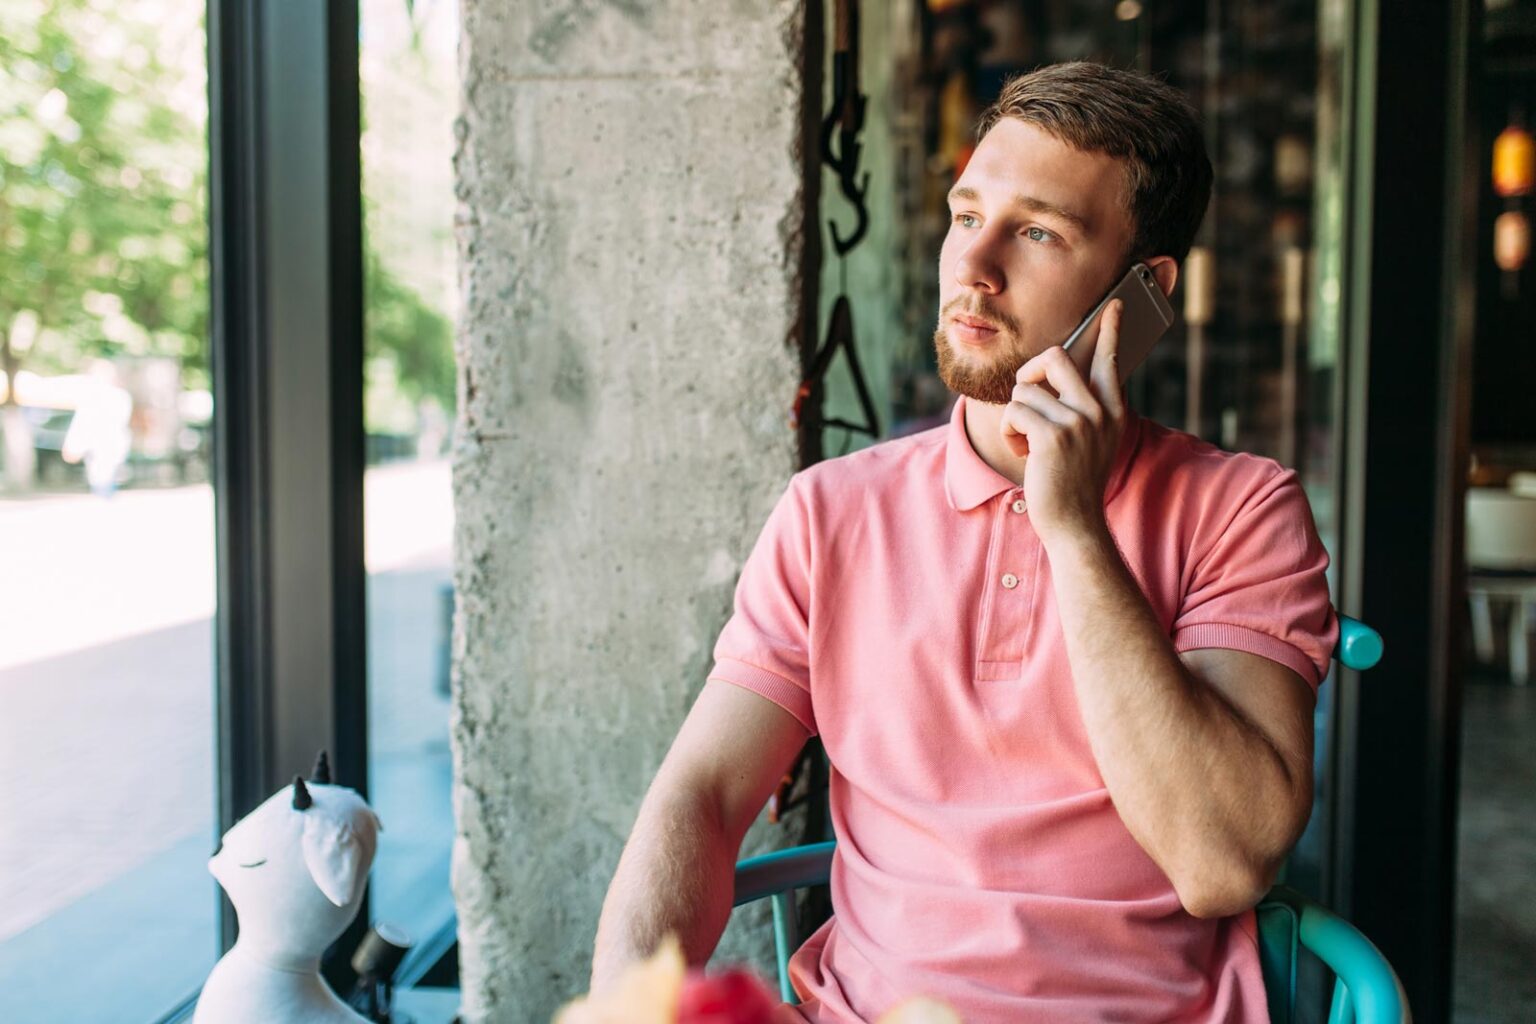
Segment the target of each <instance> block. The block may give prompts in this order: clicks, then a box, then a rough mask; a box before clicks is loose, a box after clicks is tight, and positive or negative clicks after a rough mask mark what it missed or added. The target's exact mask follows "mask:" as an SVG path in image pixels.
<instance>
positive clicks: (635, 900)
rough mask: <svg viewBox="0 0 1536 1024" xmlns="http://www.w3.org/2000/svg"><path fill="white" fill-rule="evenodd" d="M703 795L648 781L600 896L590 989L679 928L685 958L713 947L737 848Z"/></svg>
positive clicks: (696, 960)
mask: <svg viewBox="0 0 1536 1024" xmlns="http://www.w3.org/2000/svg"><path fill="white" fill-rule="evenodd" d="M739 847H740V839H739V838H737V839H736V841H734V842H733V841H732V840H731V837H729V836H727V835H726V833H725V830H724V828H723V827H722V825H721V823H720V821H719V817H718V814H717V813H716V812H715V811H714V810H713V809H712V808H710V807H709V806H708V804H707V803H706V802H705V801H702V800H697V799H693V798H691V797H689V796H687V795H682V794H669V793H668V792H667V791H666V790H665V789H664V788H662V789H658V788H657V787H656V786H653V787H652V792H651V793H649V794H648V795H647V796H646V799H645V801H644V803H643V804H642V805H641V808H640V814H639V816H638V817H637V819H636V821H635V827H634V829H633V831H632V832H631V833H630V837H629V842H628V843H626V844H625V846H624V853H623V855H622V856H620V858H619V866H618V869H617V871H615V872H614V876H613V882H612V883H611V884H610V885H609V887H608V896H607V898H606V899H605V900H604V901H603V911H602V917H601V918H600V919H599V921H598V925H597V941H596V948H595V949H594V951H593V954H592V991H594V992H598V991H601V990H603V989H605V988H607V987H608V986H609V985H611V984H612V983H613V981H614V980H615V979H616V978H617V977H618V976H619V975H620V974H621V973H623V971H624V969H625V968H626V967H628V966H629V965H630V964H632V963H634V962H636V961H638V960H642V959H644V958H646V957H648V956H650V955H651V953H653V952H654V951H655V949H656V947H657V945H658V944H660V942H661V940H662V938H663V937H664V936H665V935H666V934H667V933H668V932H676V933H677V936H678V938H679V939H680V940H681V942H682V945H683V954H684V956H685V957H686V958H687V960H688V963H689V964H690V965H701V964H703V963H704V962H705V961H707V960H708V959H709V957H710V954H712V953H713V952H714V951H715V946H716V944H718V943H719V941H720V935H721V933H722V932H723V931H724V930H725V923H726V920H727V919H728V918H729V917H730V913H731V899H732V894H733V892H734V891H735V867H736V852H737V849H738V848H739Z"/></svg>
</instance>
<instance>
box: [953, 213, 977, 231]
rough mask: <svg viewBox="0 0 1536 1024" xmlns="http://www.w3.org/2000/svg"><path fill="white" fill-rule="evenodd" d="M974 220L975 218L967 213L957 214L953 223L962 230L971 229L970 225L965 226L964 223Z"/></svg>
mask: <svg viewBox="0 0 1536 1024" xmlns="http://www.w3.org/2000/svg"><path fill="white" fill-rule="evenodd" d="M975 219H976V218H975V217H974V216H972V215H971V214H969V213H957V214H955V223H957V224H959V225H960V226H961V227H963V228H968V227H971V225H969V224H967V223H965V222H966V221H968V220H975Z"/></svg>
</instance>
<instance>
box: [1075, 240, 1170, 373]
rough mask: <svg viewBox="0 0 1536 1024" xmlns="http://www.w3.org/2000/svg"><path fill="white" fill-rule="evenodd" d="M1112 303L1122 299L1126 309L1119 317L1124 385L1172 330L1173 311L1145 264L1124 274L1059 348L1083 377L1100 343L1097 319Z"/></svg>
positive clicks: (1089, 367) (1140, 264)
mask: <svg viewBox="0 0 1536 1024" xmlns="http://www.w3.org/2000/svg"><path fill="white" fill-rule="evenodd" d="M1111 299H1124V300H1125V309H1124V311H1123V312H1122V314H1121V316H1120V355H1119V363H1120V383H1122V384H1124V383H1125V380H1126V378H1127V377H1129V376H1130V375H1131V372H1132V371H1133V370H1135V369H1136V367H1138V366H1140V365H1141V363H1142V360H1144V359H1146V358H1147V353H1149V352H1151V351H1152V346H1153V345H1156V344H1157V342H1158V339H1160V338H1161V337H1162V336H1163V335H1164V334H1166V333H1167V332H1168V328H1170V327H1172V326H1173V307H1172V306H1170V305H1168V300H1167V299H1166V298H1164V297H1163V290H1162V289H1161V288H1159V287H1158V286H1157V278H1156V277H1154V276H1153V274H1152V270H1151V268H1150V267H1148V266H1147V265H1146V264H1145V263H1135V264H1132V265H1131V269H1130V270H1127V271H1126V272H1125V276H1124V277H1122V278H1121V279H1120V283H1119V284H1117V285H1115V286H1114V287H1113V288H1111V289H1110V290H1109V294H1108V295H1106V296H1104V298H1103V299H1101V300H1100V301H1099V304H1098V305H1097V306H1095V307H1093V312H1091V313H1089V314H1088V315H1087V316H1086V317H1084V318H1083V322H1082V323H1080V324H1078V325H1077V330H1075V331H1073V332H1072V334H1071V336H1070V337H1068V338H1067V340H1066V341H1064V342H1062V346H1061V347H1062V348H1064V349H1066V350H1067V352H1068V354H1070V355H1071V356H1072V361H1073V362H1075V363H1076V364H1077V368H1078V369H1079V370H1081V371H1083V377H1084V379H1086V378H1087V377H1088V376H1089V371H1090V370H1091V369H1092V368H1093V351H1094V348H1095V346H1096V344H1097V342H1098V340H1099V316H1100V315H1101V314H1102V313H1103V312H1104V308H1105V307H1106V306H1108V305H1109V303H1110V300H1111Z"/></svg>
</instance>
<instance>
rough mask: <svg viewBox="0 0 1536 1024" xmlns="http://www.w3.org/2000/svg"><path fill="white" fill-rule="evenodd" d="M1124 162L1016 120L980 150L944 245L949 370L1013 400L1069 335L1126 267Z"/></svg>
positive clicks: (977, 388) (953, 204) (970, 387)
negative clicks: (1028, 375) (1018, 386)
mask: <svg viewBox="0 0 1536 1024" xmlns="http://www.w3.org/2000/svg"><path fill="white" fill-rule="evenodd" d="M1124 187H1125V185H1124V172H1123V169H1122V165H1121V163H1120V161H1119V160H1118V159H1116V158H1115V157H1112V156H1108V155H1106V154H1103V153H1085V152H1082V151H1081V150H1077V149H1073V148H1072V147H1071V146H1068V145H1067V144H1066V143H1064V142H1062V141H1060V140H1058V139H1056V138H1055V137H1054V136H1052V135H1050V134H1049V133H1047V132H1045V131H1044V130H1043V129H1041V128H1039V127H1037V126H1036V125H1033V124H1027V123H1025V122H1023V121H1019V120H1017V119H1014V118H1007V117H1005V118H1003V119H1002V120H1000V121H998V122H997V124H995V125H994V126H993V127H992V129H991V130H990V131H988V132H987V134H986V135H985V137H983V138H982V140H981V142H979V143H978V144H977V146H976V151H975V153H974V154H973V155H972V157H971V159H970V162H969V163H967V164H966V166H965V173H963V174H962V175H961V176H960V180H959V181H957V182H955V186H954V188H953V189H952V190H951V191H950V197H949V212H950V222H949V234H948V235H946V236H945V238H944V247H943V249H942V250H940V253H939V323H938V329H937V330H936V331H935V332H934V336H933V339H934V346H935V347H936V349H937V351H938V363H939V376H940V377H941V378H942V379H943V381H944V383H945V385H947V386H948V387H949V388H950V390H952V391H955V392H958V393H959V394H962V395H965V396H966V397H967V398H971V399H974V400H976V401H980V402H993V403H997V404H1004V403H1006V402H1008V401H1009V399H1010V397H1011V395H1012V393H1013V386H1014V382H1015V380H1014V378H1015V375H1016V374H1017V373H1018V369H1019V367H1020V366H1022V365H1023V364H1024V363H1025V362H1027V361H1028V360H1029V359H1031V358H1032V357H1034V356H1036V355H1039V354H1040V353H1041V352H1044V351H1045V350H1046V349H1047V348H1049V347H1050V346H1051V345H1059V344H1061V343H1062V342H1063V341H1065V340H1066V338H1067V335H1069V334H1071V333H1072V330H1073V328H1075V327H1076V326H1077V325H1078V324H1079V323H1080V322H1081V321H1082V319H1083V317H1084V316H1086V315H1088V313H1089V311H1091V310H1092V309H1093V307H1094V306H1095V305H1096V304H1097V303H1098V301H1099V300H1100V299H1102V298H1103V297H1104V295H1105V293H1106V292H1108V291H1109V289H1110V288H1111V287H1112V286H1113V285H1114V283H1115V282H1116V281H1117V280H1119V278H1120V276H1121V275H1122V274H1124V273H1125V269H1126V268H1125V266H1123V265H1122V263H1123V261H1124V258H1125V253H1126V252H1127V251H1128V250H1129V248H1130V243H1131V238H1132V235H1133V234H1134V227H1133V225H1132V223H1131V218H1130V214H1129V213H1128V212H1127V210H1126V208H1125V203H1124V198H1123V196H1124Z"/></svg>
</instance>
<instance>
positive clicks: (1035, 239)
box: [1024, 228, 1056, 242]
mask: <svg viewBox="0 0 1536 1024" xmlns="http://www.w3.org/2000/svg"><path fill="white" fill-rule="evenodd" d="M1031 231H1038V232H1040V233H1041V234H1042V235H1045V236H1046V237H1045V238H1034V236H1033V235H1030V237H1031V238H1032V239H1034V241H1036V242H1044V241H1049V240H1050V239H1052V238H1055V237H1056V236H1055V235H1053V234H1051V233H1050V232H1049V231H1047V230H1045V229H1044V228H1025V229H1024V233H1025V234H1029V232H1031Z"/></svg>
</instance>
